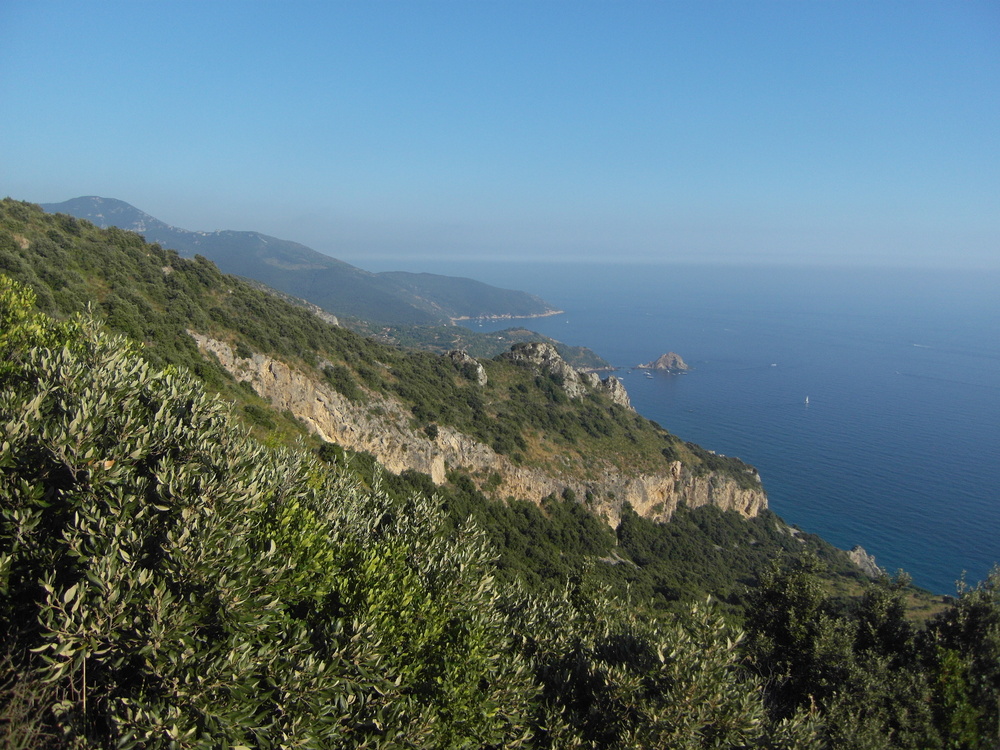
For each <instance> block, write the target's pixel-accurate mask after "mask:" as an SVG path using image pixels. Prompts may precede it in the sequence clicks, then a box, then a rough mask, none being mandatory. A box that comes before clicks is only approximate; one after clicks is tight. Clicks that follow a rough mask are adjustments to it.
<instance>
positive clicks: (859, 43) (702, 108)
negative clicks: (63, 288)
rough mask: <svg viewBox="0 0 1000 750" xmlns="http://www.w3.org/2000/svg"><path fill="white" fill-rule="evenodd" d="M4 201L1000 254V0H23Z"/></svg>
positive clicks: (398, 235) (12, 31)
mask: <svg viewBox="0 0 1000 750" xmlns="http://www.w3.org/2000/svg"><path fill="white" fill-rule="evenodd" d="M0 23H2V24H3V26H4V28H5V30H6V32H7V33H6V35H5V36H6V42H5V44H4V45H3V48H2V49H0V73H2V74H3V75H0V96H2V97H3V100H4V102H5V103H6V105H7V113H6V114H7V117H5V118H4V119H3V121H2V122H0V165H2V166H0V192H3V193H4V194H7V195H10V196H11V197H13V198H18V199H22V200H29V201H33V202H39V203H57V202H61V201H65V200H68V199H70V198H75V197H79V196H82V195H100V196H103V197H108V198H117V199H120V200H124V201H127V202H128V203H131V204H132V205H134V206H136V207H137V208H139V209H141V210H143V211H145V212H147V213H149V214H151V215H153V216H155V217H156V218H158V219H161V220H162V221H165V222H167V223H169V224H172V225H174V226H177V227H181V228H184V229H190V230H196V231H213V230H220V229H234V230H254V231H259V232H263V233H265V234H269V235H273V236H276V237H281V238H283V239H289V240H294V241H297V242H301V243H303V244H305V245H308V246H310V247H312V248H314V249H316V250H318V251H320V252H324V253H327V254H329V255H332V256H334V257H337V258H340V259H342V260H345V261H347V262H350V263H353V264H355V265H358V266H360V267H362V268H370V267H372V266H379V267H388V266H387V265H386V264H389V265H394V267H397V268H406V269H408V270H425V269H424V268H422V267H421V265H422V264H438V263H443V262H448V261H449V260H455V261H464V260H497V261H516V262H527V261H535V260H541V261H545V262H554V261H568V260H572V261H575V262H581V261H582V262H604V261H614V262H629V263H726V264H747V265H761V264H766V265H816V266H826V265H833V266H866V267H922V268H963V269H978V268H988V269H1000V129H998V128H997V127H996V124H997V123H998V122H1000V96H998V92H1000V44H998V42H997V40H998V39H1000V6H998V5H996V4H995V3H990V2H968V3H961V4H957V3H948V2H888V1H877V2H842V3H792V2H761V3H743V2H730V1H726V2H722V1H720V2H711V3H693V2H692V3H687V2H684V3H682V2H667V3H653V2H631V3H610V2H580V3H574V4H572V5H568V4H561V3H554V2H552V3H547V2H497V3H489V4H487V3H445V2H422V3H403V2H384V3H371V4H368V3H344V2H340V3H337V2H335V3H313V2H302V3H294V4H277V3H265V2H244V3H230V2H218V3H190V2H171V3H164V2H150V3H141V4H137V3H124V2H122V3H116V2H109V3H101V4H99V5H93V4H85V3H82V2H31V3H28V2H14V3H8V4H6V5H4V6H3V8H2V9H0Z"/></svg>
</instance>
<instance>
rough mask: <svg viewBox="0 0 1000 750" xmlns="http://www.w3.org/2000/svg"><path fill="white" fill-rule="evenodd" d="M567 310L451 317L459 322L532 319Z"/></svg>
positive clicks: (451, 319) (563, 312)
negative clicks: (528, 313)
mask: <svg viewBox="0 0 1000 750" xmlns="http://www.w3.org/2000/svg"><path fill="white" fill-rule="evenodd" d="M565 313H566V311H565V310H548V311H547V312H543V313H534V314H532V315H510V314H507V315H462V316H459V317H457V318H449V320H450V321H451V322H452V323H458V322H459V321H461V320H531V319H532V318H551V317H552V316H553V315H564V314H565Z"/></svg>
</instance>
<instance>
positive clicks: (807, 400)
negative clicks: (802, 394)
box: [806, 396, 809, 404]
mask: <svg viewBox="0 0 1000 750" xmlns="http://www.w3.org/2000/svg"><path fill="white" fill-rule="evenodd" d="M806 403H807V404H808V403H809V397H808V396H806Z"/></svg>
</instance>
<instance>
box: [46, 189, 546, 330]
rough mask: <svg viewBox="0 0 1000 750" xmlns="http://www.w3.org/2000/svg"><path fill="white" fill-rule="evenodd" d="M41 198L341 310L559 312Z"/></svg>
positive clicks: (246, 234)
mask: <svg viewBox="0 0 1000 750" xmlns="http://www.w3.org/2000/svg"><path fill="white" fill-rule="evenodd" d="M40 205H41V206H42V208H43V209H44V210H45V211H48V212H50V213H65V214H68V215H70V216H74V217H76V218H78V219H86V220H88V221H90V222H92V223H93V224H95V225H96V226H99V227H102V228H107V227H108V226H117V227H119V228H121V229H126V230H129V231H134V232H137V233H139V234H141V235H143V236H144V237H145V238H146V239H147V240H148V241H149V242H156V243H158V244H161V245H163V246H164V247H168V248H170V249H173V250H177V251H178V252H179V253H180V254H181V255H184V256H186V257H191V256H193V255H195V254H198V255H203V256H204V257H206V258H208V259H209V260H211V261H212V262H213V263H215V264H216V265H217V266H219V268H220V269H221V270H222V271H224V272H225V273H232V274H235V275H237V276H245V277H248V278H251V279H256V280H258V281H260V282H263V283H265V284H267V285H268V286H271V287H274V288H275V289H277V290H279V291H281V292H285V293H287V294H292V295H294V296H296V297H301V298H302V299H305V300H307V301H309V302H311V303H313V304H315V305H318V306H319V307H321V308H322V309H324V310H326V311H327V312H329V313H331V314H333V315H337V316H344V317H356V318H360V319H362V320H367V321H372V322H375V323H380V324H390V325H442V324H443V325H451V324H453V323H454V321H455V320H461V319H469V318H498V319H502V318H508V317H510V318H521V317H526V318H530V317H539V316H543V315H555V314H558V313H559V312H561V311H559V310H557V309H556V308H554V307H552V306H551V305H549V304H548V303H546V302H545V301H544V300H542V299H541V298H540V297H537V296H535V295H532V294H528V293H526V292H520V291H516V290H511V289H500V288H498V287H494V286H491V285H489V284H484V283H483V282H480V281H476V280H474V279H468V278H463V277H453V276H441V275H437V274H415V273H408V272H405V271H390V272H382V273H374V272H371V271H366V270H364V269H361V268H358V267H357V266H353V265H351V264H350V263H347V262H345V261H342V260H339V259H337V258H334V257H332V256H328V255H325V254H323V253H320V252H318V251H317V250H314V249H312V248H310V247H307V246H306V245H303V244H301V243H298V242H294V241H292V240H284V239H280V238H277V237H272V236H270V235H267V234H263V233H261V232H256V231H238V230H231V229H226V230H217V231H212V232H204V231H192V230H189V229H182V228H180V227H175V226H173V225H170V224H168V223H166V222H164V221H161V220H160V219H157V218H156V217H154V216H152V215H150V214H148V213H146V212H144V211H142V210H141V209H139V208H136V207H135V206H133V205H131V204H129V203H127V202H125V201H122V200H119V199H116V198H104V197H101V196H93V195H92V196H82V197H79V198H71V199H70V200H67V201H63V202H61V203H43V204H40Z"/></svg>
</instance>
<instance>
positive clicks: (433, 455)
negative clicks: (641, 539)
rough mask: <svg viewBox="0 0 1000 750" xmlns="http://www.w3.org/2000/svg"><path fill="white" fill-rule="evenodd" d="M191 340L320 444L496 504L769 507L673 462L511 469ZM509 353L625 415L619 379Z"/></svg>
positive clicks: (284, 369) (286, 371)
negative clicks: (595, 394) (456, 486)
mask: <svg viewBox="0 0 1000 750" xmlns="http://www.w3.org/2000/svg"><path fill="white" fill-rule="evenodd" d="M189 333H190V334H191V336H192V337H193V338H194V339H195V341H196V342H197V344H198V346H199V348H200V349H201V350H202V351H203V352H204V353H207V354H210V355H213V356H215V357H216V358H217V359H218V361H219V362H220V363H221V364H222V366H223V367H225V369H226V370H228V371H229V372H230V373H231V374H232V375H233V376H234V377H235V378H236V379H237V380H239V381H243V382H247V383H249V384H250V385H251V386H252V387H253V388H254V390H255V391H256V392H257V393H258V394H260V395H261V396H262V397H264V398H267V399H269V400H270V401H271V403H272V404H273V405H274V407H275V408H276V409H278V410H288V411H289V412H291V413H292V414H294V415H295V416H296V417H297V418H298V419H300V420H302V421H303V422H304V423H305V424H306V425H308V427H309V429H310V430H312V431H313V432H315V433H316V434H317V435H318V436H319V437H321V438H322V439H323V440H326V441H328V442H332V443H336V444H338V445H341V446H342V447H344V448H348V449H350V450H353V451H366V452H369V453H371V454H373V455H374V456H375V457H376V458H377V459H378V460H379V462H380V463H381V464H382V465H383V466H385V468H386V469H387V470H389V471H391V472H393V473H400V472H403V471H405V470H407V469H409V470H414V471H418V472H421V473H424V474H427V475H429V476H430V477H431V479H432V480H433V481H434V482H435V483H436V484H441V483H443V482H445V481H446V479H447V472H448V471H449V470H451V469H462V470H464V471H466V472H467V473H468V474H470V475H471V476H473V477H474V478H476V479H477V481H478V483H479V484H480V485H481V487H482V489H483V490H484V491H485V492H487V494H490V495H491V496H493V497H495V498H498V499H503V498H506V497H515V498H519V499H525V500H532V501H535V502H539V501H541V500H542V499H543V498H544V497H546V496H548V495H551V494H557V495H558V494H563V495H568V494H570V493H572V494H573V495H575V496H576V497H577V498H578V499H580V501H581V502H584V503H585V504H586V505H587V507H588V508H590V509H591V510H592V511H594V512H595V513H597V514H598V515H600V516H601V517H603V518H604V519H605V520H606V521H607V522H608V523H609V524H611V525H616V524H617V523H618V520H619V517H620V515H621V511H622V508H623V507H624V505H625V504H626V503H627V504H629V505H631V506H632V508H634V509H635V511H636V512H637V513H639V514H640V515H642V516H645V517H647V518H650V519H654V520H661V521H666V520H669V519H670V517H671V516H672V514H673V513H674V511H675V510H676V509H677V507H678V506H679V505H681V504H686V505H687V506H689V507H700V506H703V505H709V504H711V505H716V506H718V507H720V508H722V509H724V510H735V511H737V512H738V513H740V514H742V515H743V516H745V517H748V518H749V517H753V516H755V515H757V513H759V512H760V511H761V510H763V509H764V508H766V507H767V497H766V495H765V493H764V490H763V488H762V487H761V486H760V483H759V479H758V478H757V477H756V474H755V473H754V474H753V481H751V482H749V483H747V482H738V481H736V479H734V478H733V477H730V476H728V475H726V474H723V473H720V472H713V471H703V470H702V471H699V470H697V469H691V468H689V467H688V466H685V465H684V464H683V463H682V462H681V461H679V460H677V461H673V462H670V463H669V464H668V466H669V468H668V470H667V471H665V472H663V473H658V474H649V473H638V472H637V473H625V472H623V471H621V470H618V469H616V468H615V467H613V466H612V465H611V464H610V462H602V461H601V459H600V458H598V457H595V458H594V461H593V463H592V465H591V466H589V467H588V469H589V471H588V472H587V476H586V478H581V476H580V475H579V472H573V471H570V470H567V471H559V470H552V469H544V470H543V469H539V468H536V467H532V466H525V465H518V464H517V463H515V462H514V461H512V460H511V459H510V458H508V457H507V456H505V455H502V454H499V453H497V452H496V451H495V450H493V448H491V447H490V446H488V445H486V444H484V443H482V442H479V441H477V440H474V439H472V438H470V437H469V436H467V435H465V434H463V433H461V432H459V431H458V430H455V429H453V428H451V427H449V426H447V425H440V426H439V427H438V429H437V430H436V434H435V435H434V437H431V436H430V435H428V434H427V433H426V431H424V430H421V429H419V428H416V427H414V426H413V420H412V415H411V413H410V410H409V409H408V408H407V407H406V406H405V405H404V404H402V403H401V402H400V401H398V400H396V399H394V398H392V397H389V396H385V395H382V394H371V395H370V398H369V399H367V400H366V401H365V402H364V403H357V402H353V401H351V400H350V399H348V398H347V397H345V396H344V395H342V394H341V393H339V392H337V391H336V390H335V389H334V388H332V387H331V386H330V385H328V384H327V383H325V382H324V381H323V380H322V378H320V377H318V376H317V375H315V374H312V373H309V372H305V371H300V370H297V369H293V368H292V367H290V366H288V365H287V364H285V363H284V362H281V361H279V360H276V359H273V358H271V357H267V356H264V355H261V354H253V355H252V356H250V357H240V356H237V355H236V353H235V351H234V349H233V347H231V346H230V345H229V344H228V343H226V342H223V341H218V340H215V339H212V338H210V337H208V336H205V335H201V334H198V333H195V332H189ZM514 349H515V351H512V352H511V354H510V355H509V357H508V358H509V359H511V360H512V361H514V362H517V363H519V364H521V365H522V366H526V367H537V368H539V369H541V370H545V371H547V372H551V371H555V372H556V373H558V374H559V375H560V377H561V380H562V384H563V388H564V389H565V390H566V392H567V395H569V396H570V397H576V398H580V397H582V396H583V395H584V393H585V392H586V389H588V388H596V389H599V390H600V391H601V392H604V393H606V394H607V395H608V396H609V397H610V398H611V399H612V400H614V401H615V402H616V403H618V404H620V405H623V406H626V407H627V408H631V406H630V405H629V403H628V394H627V393H626V392H625V389H624V387H623V386H622V385H621V383H620V382H618V380H617V378H613V377H609V378H607V379H605V380H603V381H602V380H600V378H598V376H597V375H595V374H593V373H580V372H577V371H575V370H573V369H572V368H571V367H570V366H569V365H567V364H566V363H565V362H564V361H563V360H561V359H560V358H559V357H558V355H557V354H555V351H554V348H552V347H551V346H549V345H547V344H524V345H520V346H518V347H514ZM553 355H554V356H553ZM452 361H456V362H459V363H462V364H463V365H464V366H466V367H468V368H470V369H471V368H474V367H476V366H477V365H478V363H477V362H476V360H474V359H472V358H471V357H467V355H466V356H465V357H463V356H462V355H461V354H460V353H456V354H454V355H453V357H452ZM479 368H480V369H479V370H476V371H475V372H474V373H473V375H474V379H475V381H476V382H478V383H479V384H480V385H482V384H483V383H485V377H486V376H485V373H484V372H482V371H481V365H480V366H479ZM748 484H749V486H748Z"/></svg>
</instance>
